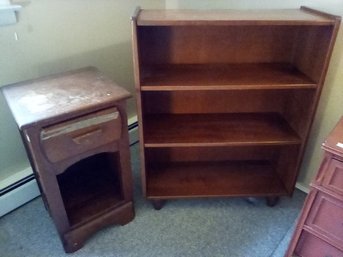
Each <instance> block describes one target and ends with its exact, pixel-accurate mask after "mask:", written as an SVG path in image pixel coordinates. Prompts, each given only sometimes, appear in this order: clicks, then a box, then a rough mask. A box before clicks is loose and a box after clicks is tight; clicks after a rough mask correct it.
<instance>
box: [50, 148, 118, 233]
mask: <svg viewBox="0 0 343 257" xmlns="http://www.w3.org/2000/svg"><path fill="white" fill-rule="evenodd" d="M118 158H119V156H118V153H100V154H96V155H93V156H90V157H88V158H85V159H82V160H81V161H79V162H77V163H75V164H73V165H71V166H70V167H69V168H68V169H66V170H65V171H64V173H62V174H60V175H58V176H57V181H58V184H59V187H60V191H61V195H62V199H63V203H64V206H65V209H66V212H67V216H68V220H69V223H70V225H71V226H76V225H79V224H81V223H83V222H86V221H87V220H89V219H91V218H93V217H95V216H97V215H100V214H101V213H103V212H106V211H107V210H108V209H110V208H112V207H113V206H116V205H117V204H119V203H120V202H121V201H123V193H122V185H121V181H120V167H119V159H118Z"/></svg>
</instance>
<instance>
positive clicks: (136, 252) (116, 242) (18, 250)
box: [0, 144, 306, 257]
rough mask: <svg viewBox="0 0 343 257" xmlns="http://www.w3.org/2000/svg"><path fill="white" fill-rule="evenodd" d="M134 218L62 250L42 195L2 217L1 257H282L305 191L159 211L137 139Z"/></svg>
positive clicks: (173, 205) (182, 203) (187, 203)
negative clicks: (268, 201)
mask: <svg viewBox="0 0 343 257" xmlns="http://www.w3.org/2000/svg"><path fill="white" fill-rule="evenodd" d="M131 153H132V155H131V159H132V168H133V170H134V177H135V211H136V217H135V219H134V220H133V221H132V222H131V223H129V224H127V225H125V226H112V227H108V228H105V229H103V230H101V231H99V232H98V233H96V234H95V235H94V236H92V237H91V238H90V239H89V240H88V241H87V242H86V244H85V246H84V247H83V248H82V249H80V250H79V251H77V252H75V253H73V254H65V253H64V251H63V248H62V244H61V242H60V241H59V238H58V236H57V232H56V230H55V227H54V225H53V223H52V221H51V220H50V217H49V215H48V213H47V212H46V210H45V208H44V206H43V203H42V200H41V198H37V199H35V200H33V201H31V202H30V203H28V204H26V205H25V206H23V207H21V208H19V209H17V210H15V211H13V212H12V213H10V214H7V215H6V216H4V217H2V218H1V219H0V256H1V257H24V256H28V257H31V256H32V257H50V256H51V257H60V256H77V257H95V256H99V257H105V256H106V257H107V256H108V257H109V256H118V257H119V256H120V257H126V256H137V257H138V256H140V257H145V256H149V257H154V256H156V257H157V256H159V257H164V256H168V257H169V256H173V257H174V256H177V257H182V256H187V257H188V256H189V257H191V256H208V257H219V256H228V257H282V256H283V255H284V253H285V250H286V248H287V245H288V243H289V240H290V237H291V234H292V229H293V226H294V222H295V220H296V218H297V216H298V214H299V212H300V210H301V207H302V204H303V202H304V199H305V196H306V195H305V194H304V193H302V192H300V191H298V190H296V191H295V193H294V195H293V197H292V198H288V197H285V198H281V201H280V202H279V203H278V204H277V206H275V207H273V208H271V207H267V206H266V205H265V201H264V199H256V200H255V201H253V203H251V202H248V201H247V200H246V199H243V198H223V199H194V200H175V201H168V202H167V204H166V205H165V206H164V207H163V209H161V210H160V211H156V210H154V209H153V208H152V206H151V204H150V203H149V202H147V201H146V200H145V199H143V197H142V194H141V187H140V178H139V160H138V156H139V154H138V145H137V144H136V145H133V146H132V147H131Z"/></svg>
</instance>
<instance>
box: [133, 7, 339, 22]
mask: <svg viewBox="0 0 343 257" xmlns="http://www.w3.org/2000/svg"><path fill="white" fill-rule="evenodd" d="M136 19H137V24H138V25H140V26H153V25H155V26H171V25H205V24H209V23H211V24H213V25H332V24H334V23H335V22H336V19H339V17H338V16H334V15H330V14H327V13H322V12H319V11H316V10H313V9H310V8H307V7H301V8H300V9H267V10H233V9H225V10H191V9H187V10H170V9H168V10H140V11H139V13H138V15H137V17H136Z"/></svg>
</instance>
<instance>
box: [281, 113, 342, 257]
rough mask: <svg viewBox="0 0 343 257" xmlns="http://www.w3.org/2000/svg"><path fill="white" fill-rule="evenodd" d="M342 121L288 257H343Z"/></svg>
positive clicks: (326, 145) (327, 146) (330, 142)
mask: <svg viewBox="0 0 343 257" xmlns="http://www.w3.org/2000/svg"><path fill="white" fill-rule="evenodd" d="M342 143H343V118H342V119H341V120H340V122H339V123H338V125H337V126H336V127H335V129H334V130H333V131H332V132H331V134H330V135H329V137H328V138H327V139H326V141H325V142H324V144H323V149H324V150H325V156H324V159H323V162H322V165H321V167H320V169H319V171H318V174H317V176H316V178H315V179H314V180H313V182H312V183H311V191H310V193H309V195H308V196H307V198H306V201H305V205H304V207H303V210H302V213H301V216H300V218H299V221H298V224H297V227H296V230H295V232H294V234H293V238H292V240H291V243H290V245H289V248H288V251H287V253H286V257H290V256H302V257H317V256H318V257H323V256H330V257H342V256H343V144H342Z"/></svg>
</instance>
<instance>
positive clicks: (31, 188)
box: [0, 179, 40, 217]
mask: <svg viewBox="0 0 343 257" xmlns="http://www.w3.org/2000/svg"><path fill="white" fill-rule="evenodd" d="M39 195H40V192H39V189H38V186H37V182H36V180H35V179H33V180H30V181H29V182H27V183H25V184H23V185H21V186H20V187H18V188H16V189H13V190H11V191H10V192H8V193H6V194H4V195H2V196H0V217H1V216H3V215H5V214H7V213H9V212H10V211H13V210H14V209H16V208H18V207H20V206H22V205H23V204H25V203H27V202H29V201H31V200H32V199H34V198H36V197H37V196H39Z"/></svg>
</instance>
